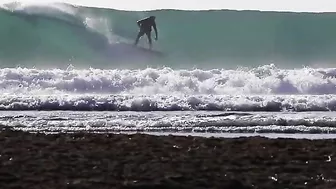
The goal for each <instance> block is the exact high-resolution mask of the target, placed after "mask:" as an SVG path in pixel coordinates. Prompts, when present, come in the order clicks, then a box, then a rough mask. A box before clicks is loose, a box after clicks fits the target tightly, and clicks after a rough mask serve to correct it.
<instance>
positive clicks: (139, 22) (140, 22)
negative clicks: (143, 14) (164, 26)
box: [137, 19, 144, 27]
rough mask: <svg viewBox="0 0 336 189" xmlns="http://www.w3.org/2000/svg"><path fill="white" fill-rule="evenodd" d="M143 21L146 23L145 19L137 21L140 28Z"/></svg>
mask: <svg viewBox="0 0 336 189" xmlns="http://www.w3.org/2000/svg"><path fill="white" fill-rule="evenodd" d="M143 21H144V19H142V20H138V21H137V24H138V26H139V27H141V24H142V22H143Z"/></svg>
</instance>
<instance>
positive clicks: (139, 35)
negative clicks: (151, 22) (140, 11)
mask: <svg viewBox="0 0 336 189" xmlns="http://www.w3.org/2000/svg"><path fill="white" fill-rule="evenodd" d="M143 35H144V32H142V31H139V33H138V36H137V37H136V39H135V42H134V45H137V44H138V42H139V39H140V37H142V36H143Z"/></svg>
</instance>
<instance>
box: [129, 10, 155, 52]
mask: <svg viewBox="0 0 336 189" xmlns="http://www.w3.org/2000/svg"><path fill="white" fill-rule="evenodd" d="M137 24H138V26H139V28H140V30H139V33H138V35H137V37H136V39H135V43H134V45H135V46H136V45H137V44H138V42H139V39H140V38H141V37H142V36H143V35H144V34H146V36H147V38H148V43H149V49H152V37H151V32H152V27H153V28H154V31H155V40H158V32H157V28H156V23H155V16H150V17H147V18H144V19H141V20H138V21H137Z"/></svg>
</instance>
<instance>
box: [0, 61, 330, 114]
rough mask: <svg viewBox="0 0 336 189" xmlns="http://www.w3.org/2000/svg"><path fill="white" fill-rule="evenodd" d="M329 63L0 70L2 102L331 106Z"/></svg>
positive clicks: (34, 105) (37, 105)
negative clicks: (321, 66) (312, 65)
mask: <svg viewBox="0 0 336 189" xmlns="http://www.w3.org/2000/svg"><path fill="white" fill-rule="evenodd" d="M334 75H336V69H334V68H330V69H312V68H302V69H292V70H284V69H278V68H276V67H275V66H274V65H266V66H262V67H258V68H255V69H250V70H249V69H237V70H225V69H221V70H220V69H215V70H200V69H194V70H173V69H171V68H158V69H154V68H147V69H143V70H128V69H124V70H117V69H114V70H113V69H111V70H101V69H93V68H91V69H85V70H79V69H75V68H73V67H69V68H68V69H65V70H62V69H50V70H42V69H28V68H4V69H0V92H1V95H0V101H1V102H2V104H1V108H2V109H7V110H8V109H17V108H14V107H21V108H23V109H50V108H51V109H52V108H56V109H76V108H79V106H80V107H81V108H83V109H84V110H86V109H92V110H101V109H102V110H236V111H282V110H294V111H330V110H336V96H335V94H336V78H335V77H334Z"/></svg>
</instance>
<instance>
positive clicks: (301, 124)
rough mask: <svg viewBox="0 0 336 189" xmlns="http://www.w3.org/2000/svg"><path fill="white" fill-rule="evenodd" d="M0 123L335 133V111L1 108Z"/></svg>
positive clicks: (39, 127) (37, 127)
mask: <svg viewBox="0 0 336 189" xmlns="http://www.w3.org/2000/svg"><path fill="white" fill-rule="evenodd" d="M0 125H4V126H10V127H13V128H14V129H19V130H24V131H29V132H77V131H85V132H160V133H250V134H251V133H252V134H253V133H255V134H256V133H259V134H260V133H286V134H294V133H301V134H302V133H305V134H335V133H336V114H335V113H325V112H323V113H320V112H315V113H308V112H307V113H291V114H289V113H274V112H272V113H267V112H259V113H256V112H255V113H250V114H240V113H231V114H228V113H224V114H223V112H203V111H197V112H192V111H184V112H94V111H93V112H87V111H80V112H79V111H76V112H73V111H37V112H36V111H14V112H11V111H3V112H0Z"/></svg>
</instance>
